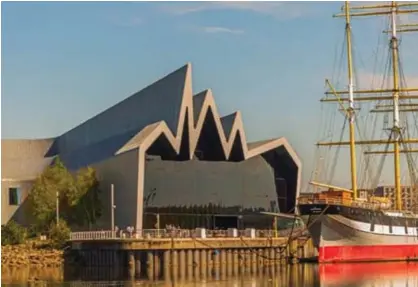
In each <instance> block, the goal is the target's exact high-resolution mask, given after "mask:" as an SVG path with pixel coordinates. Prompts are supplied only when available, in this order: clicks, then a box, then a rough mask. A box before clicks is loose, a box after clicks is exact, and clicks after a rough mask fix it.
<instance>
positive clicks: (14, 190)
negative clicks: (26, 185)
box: [9, 187, 20, 205]
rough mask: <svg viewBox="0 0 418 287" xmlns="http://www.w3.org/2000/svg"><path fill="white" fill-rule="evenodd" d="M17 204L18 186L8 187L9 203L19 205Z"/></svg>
mask: <svg viewBox="0 0 418 287" xmlns="http://www.w3.org/2000/svg"><path fill="white" fill-rule="evenodd" d="M19 204H20V188H19V187H10V188H9V205H19Z"/></svg>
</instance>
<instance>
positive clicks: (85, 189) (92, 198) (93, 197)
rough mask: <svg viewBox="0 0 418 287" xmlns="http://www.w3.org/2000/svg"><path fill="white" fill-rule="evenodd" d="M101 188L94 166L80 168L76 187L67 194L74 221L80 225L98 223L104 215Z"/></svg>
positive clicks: (76, 178)
mask: <svg viewBox="0 0 418 287" xmlns="http://www.w3.org/2000/svg"><path fill="white" fill-rule="evenodd" d="M99 196H100V188H99V181H98V180H97V176H96V171H95V170H94V169H93V168H92V167H87V168H83V169H81V170H79V171H78V172H77V174H76V176H75V189H74V190H72V191H71V192H70V193H68V194H67V199H68V204H69V206H70V207H71V210H72V211H73V212H72V215H73V218H72V219H73V222H74V223H76V224H77V225H79V226H85V225H88V226H89V228H91V226H92V225H93V224H95V223H96V221H97V219H98V218H99V217H100V216H101V215H102V206H101V202H100V197H99Z"/></svg>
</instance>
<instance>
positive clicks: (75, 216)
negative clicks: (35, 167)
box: [28, 158, 101, 230]
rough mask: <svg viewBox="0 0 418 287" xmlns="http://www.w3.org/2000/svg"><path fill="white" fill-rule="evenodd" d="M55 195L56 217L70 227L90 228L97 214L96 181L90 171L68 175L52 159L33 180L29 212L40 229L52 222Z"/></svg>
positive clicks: (89, 168) (97, 186)
mask: <svg viewBox="0 0 418 287" xmlns="http://www.w3.org/2000/svg"><path fill="white" fill-rule="evenodd" d="M57 192H58V195H59V216H60V218H61V219H64V220H65V221H67V223H68V224H69V225H70V226H71V225H77V226H85V225H88V226H89V227H91V225H92V224H94V223H95V222H96V220H97V218H98V217H100V215H101V202H100V199H99V193H100V190H99V182H98V180H97V177H96V172H95V170H94V169H93V168H91V167H87V168H83V169H81V170H79V171H77V172H76V173H75V174H72V173H71V172H70V171H69V170H68V169H67V168H66V167H65V165H64V163H63V162H62V161H61V160H60V159H59V158H56V159H55V160H54V162H53V164H52V165H50V166H48V167H47V168H46V169H45V170H44V172H43V173H42V174H41V175H40V176H39V177H38V178H37V179H36V180H35V183H34V185H33V187H32V190H31V192H30V193H29V196H28V201H29V205H30V207H31V208H30V212H31V214H33V216H34V217H35V219H36V220H37V223H38V227H39V228H41V229H42V230H45V229H46V228H48V226H49V225H50V224H51V222H53V221H54V220H55V212H56V200H57Z"/></svg>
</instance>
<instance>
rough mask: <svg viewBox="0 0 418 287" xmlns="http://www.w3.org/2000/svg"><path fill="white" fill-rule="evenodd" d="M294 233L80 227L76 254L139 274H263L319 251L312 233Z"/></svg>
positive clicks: (87, 263)
mask: <svg viewBox="0 0 418 287" xmlns="http://www.w3.org/2000/svg"><path fill="white" fill-rule="evenodd" d="M292 234H294V236H291V237H289V236H288V235H287V236H286V234H283V233H280V232H276V231H273V230H255V229H247V230H236V229H235V230H234V229H231V230H228V231H214V230H205V229H196V230H173V231H167V230H144V231H141V232H136V233H135V232H112V231H94V232H91V231H90V232H75V233H72V234H71V254H72V256H71V257H72V258H75V260H76V262H77V264H78V265H80V266H83V267H85V268H86V267H87V268H95V267H111V269H112V270H114V271H115V272H120V270H118V269H120V268H122V269H124V270H128V272H129V274H130V276H132V277H137V278H138V277H144V276H146V277H148V278H149V279H157V278H161V277H163V276H164V277H166V275H168V274H171V275H173V274H176V276H177V275H179V276H180V278H185V277H186V276H187V277H189V276H190V277H201V276H203V277H205V276H206V275H208V274H212V273H214V272H215V273H216V272H219V273H220V274H225V275H238V274H242V273H246V274H258V273H259V272H261V270H265V268H266V267H268V266H274V265H280V264H287V263H289V262H290V263H291V262H297V261H298V260H300V259H302V258H306V257H313V256H314V255H315V251H314V248H313V246H312V243H311V240H310V239H309V237H306V236H300V235H299V236H297V235H296V234H295V233H292ZM295 235H296V236H295Z"/></svg>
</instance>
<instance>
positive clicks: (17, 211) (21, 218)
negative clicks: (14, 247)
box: [1, 181, 33, 225]
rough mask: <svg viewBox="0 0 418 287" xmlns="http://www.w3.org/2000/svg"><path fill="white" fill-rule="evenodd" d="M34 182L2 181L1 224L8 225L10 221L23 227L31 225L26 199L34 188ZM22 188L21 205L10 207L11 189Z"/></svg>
mask: <svg viewBox="0 0 418 287" xmlns="http://www.w3.org/2000/svg"><path fill="white" fill-rule="evenodd" d="M32 184H33V182H32V181H2V182H1V224H2V225H3V224H6V223H7V222H8V221H9V220H10V219H13V220H14V221H15V222H17V223H19V224H23V225H28V224H29V223H30V218H31V217H30V216H28V213H27V207H28V205H27V201H26V198H27V196H28V194H29V191H30V189H31V187H32ZM11 187H19V188H20V195H21V197H20V204H19V205H9V188H11Z"/></svg>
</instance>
